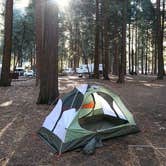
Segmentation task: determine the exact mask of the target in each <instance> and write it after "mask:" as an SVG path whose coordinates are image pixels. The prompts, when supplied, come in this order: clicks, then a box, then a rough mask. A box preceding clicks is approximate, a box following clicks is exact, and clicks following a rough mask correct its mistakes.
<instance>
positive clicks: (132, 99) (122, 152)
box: [0, 76, 166, 166]
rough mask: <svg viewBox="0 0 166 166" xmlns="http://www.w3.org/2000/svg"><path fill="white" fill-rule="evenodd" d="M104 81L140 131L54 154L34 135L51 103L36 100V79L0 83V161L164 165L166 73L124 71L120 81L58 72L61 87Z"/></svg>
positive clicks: (92, 165)
mask: <svg viewBox="0 0 166 166" xmlns="http://www.w3.org/2000/svg"><path fill="white" fill-rule="evenodd" d="M87 82H88V83H95V84H99V85H104V86H106V87H108V88H110V89H111V90H113V91H114V92H116V93H117V94H118V95H119V96H120V97H121V99H122V100H123V102H124V103H125V105H126V106H127V107H128V109H129V110H130V111H131V112H132V113H133V115H134V118H135V120H136V123H137V124H138V126H139V128H140V130H141V132H139V133H137V134H132V135H128V136H124V137H119V138H114V139H110V140H107V141H104V146H103V147H101V148H98V149H97V150H96V153H95V154H94V155H92V156H86V155H84V154H83V153H82V152H81V151H80V152H79V151H71V152H66V153H64V154H62V156H61V157H60V158H57V157H56V155H55V154H54V152H53V151H52V149H51V148H50V147H49V146H48V145H47V144H45V142H44V141H42V140H41V139H40V138H39V137H38V136H37V135H36V133H37V131H38V130H39V128H40V127H41V125H42V123H43V120H44V118H45V117H46V115H48V113H49V112H50V109H49V106H46V105H44V106H43V105H36V100H37V96H38V88H37V87H36V86H35V80H34V79H20V80H19V81H13V82H12V86H11V87H5V88H0V165H10V166H12V165H13V166H17V165H19V166H21V165H23V166H26V165H27V166H45V165H46V166H47V165H50V166H52V165H55V166H101V165H102V166H112V165H113V166H159V165H161V166H166V79H165V80H164V81H157V80H156V78H155V77H152V76H146V77H145V76H127V77H126V83H125V84H124V85H120V84H116V77H111V81H103V80H100V81H99V82H98V81H97V80H88V79H86V78H78V77H77V76H61V77H60V78H59V84H60V93H66V92H68V91H70V90H72V88H73V87H74V86H77V85H78V84H81V83H87Z"/></svg>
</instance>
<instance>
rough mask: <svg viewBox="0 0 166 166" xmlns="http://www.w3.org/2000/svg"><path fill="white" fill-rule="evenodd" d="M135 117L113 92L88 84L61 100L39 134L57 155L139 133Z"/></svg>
mask: <svg viewBox="0 0 166 166" xmlns="http://www.w3.org/2000/svg"><path fill="white" fill-rule="evenodd" d="M137 131H138V128H137V126H136V123H135V121H134V119H133V116H132V114H131V113H130V112H129V110H128V109H127V108H126V107H125V105H124V104H123V102H122V101H121V99H120V98H119V97H118V96H117V95H116V94H114V93H113V92H112V91H110V90H108V89H106V88H104V87H100V86H92V85H91V86H90V85H87V84H84V85H81V86H80V87H77V88H75V89H74V90H73V91H71V92H70V93H68V94H66V95H64V96H63V97H62V98H61V99H59V100H58V102H57V104H56V105H55V107H54V109H53V111H52V112H51V113H50V114H49V115H48V116H47V117H46V119H45V121H44V123H43V125H42V128H41V129H40V130H39V135H40V136H41V137H42V138H43V139H44V140H45V141H46V142H47V143H48V144H49V145H51V147H53V148H54V149H55V150H56V151H57V152H58V153H62V152H65V151H69V150H72V149H75V148H77V147H80V146H83V145H86V144H87V143H88V142H89V141H90V140H91V139H93V138H94V137H96V136H97V137H100V138H101V139H102V140H104V139H108V138H112V137H117V136H121V135H126V134H129V133H134V132H137Z"/></svg>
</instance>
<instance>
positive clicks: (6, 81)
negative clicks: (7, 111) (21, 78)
mask: <svg viewBox="0 0 166 166" xmlns="http://www.w3.org/2000/svg"><path fill="white" fill-rule="evenodd" d="M5 9H6V10H5V34H4V49H3V60H2V71H1V81H0V85H1V86H10V85H11V78H10V61H11V51H12V23H13V0H7V1H6V7H5Z"/></svg>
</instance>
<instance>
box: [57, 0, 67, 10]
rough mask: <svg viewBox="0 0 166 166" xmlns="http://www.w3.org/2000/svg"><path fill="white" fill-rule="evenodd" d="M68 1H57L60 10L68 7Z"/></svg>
mask: <svg viewBox="0 0 166 166" xmlns="http://www.w3.org/2000/svg"><path fill="white" fill-rule="evenodd" d="M69 3H70V0H57V4H58V6H59V8H60V9H65V8H67V7H68V5H69Z"/></svg>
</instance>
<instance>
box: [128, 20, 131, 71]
mask: <svg viewBox="0 0 166 166" xmlns="http://www.w3.org/2000/svg"><path fill="white" fill-rule="evenodd" d="M130 27H131V25H130V22H129V48H128V49H129V50H128V52H129V53H128V54H129V73H130V72H131V53H130V50H131V49H130V45H131V32H130V31H131V28H130Z"/></svg>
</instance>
